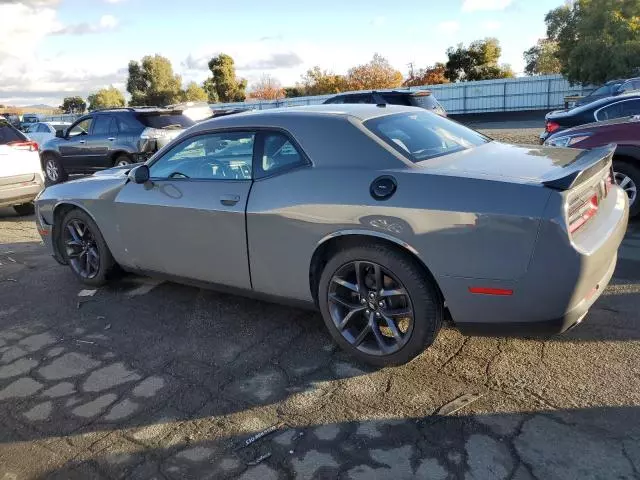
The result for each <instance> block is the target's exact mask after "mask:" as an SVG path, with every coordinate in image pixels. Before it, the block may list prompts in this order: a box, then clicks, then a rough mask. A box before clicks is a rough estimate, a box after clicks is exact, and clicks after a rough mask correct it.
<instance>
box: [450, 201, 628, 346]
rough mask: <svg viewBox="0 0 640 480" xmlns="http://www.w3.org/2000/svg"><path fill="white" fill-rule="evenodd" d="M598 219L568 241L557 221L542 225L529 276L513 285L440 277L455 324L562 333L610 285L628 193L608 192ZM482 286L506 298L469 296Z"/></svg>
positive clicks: (467, 329)
mask: <svg viewBox="0 0 640 480" xmlns="http://www.w3.org/2000/svg"><path fill="white" fill-rule="evenodd" d="M601 208H602V210H603V212H604V211H606V213H605V214H603V215H599V216H596V217H594V218H593V219H592V221H591V223H590V224H589V225H588V226H585V227H584V229H581V231H580V232H581V233H580V234H579V235H574V238H573V239H571V238H569V235H568V233H567V232H566V230H564V228H563V227H561V226H560V225H558V224H557V223H556V222H544V224H543V226H542V227H541V231H540V234H539V239H538V242H537V244H536V247H535V253H534V255H533V256H532V259H531V263H530V265H529V268H528V271H527V273H526V274H525V275H524V276H523V277H522V278H519V279H517V280H513V281H506V280H488V279H474V278H453V277H441V278H438V282H439V285H440V287H441V289H442V292H443V294H444V296H445V299H446V301H447V306H448V307H449V310H450V312H451V315H452V318H453V320H454V322H455V324H456V325H457V326H458V328H460V330H461V331H463V332H464V333H477V334H492V335H504V336H509V335H517V336H529V335H536V334H543V335H544V334H553V333H560V332H563V331H565V330H567V329H569V328H571V327H573V326H574V325H576V324H577V323H579V322H580V321H581V320H582V319H583V317H584V316H585V315H586V314H587V312H588V310H589V308H590V307H591V305H593V303H594V302H595V301H596V300H597V299H598V298H599V297H600V295H601V294H602V292H603V291H604V289H605V288H606V286H607V284H608V283H609V281H610V280H611V277H612V275H613V272H614V270H615V266H616V260H617V252H618V247H619V246H620V243H621V242H622V239H623V238H624V235H625V232H626V228H627V221H628V212H629V206H628V201H627V197H626V194H625V193H624V192H623V191H622V190H621V189H619V188H614V189H612V190H611V194H610V195H609V196H608V197H607V199H606V200H605V201H603V203H601ZM472 287H483V288H489V289H500V290H502V291H503V292H504V291H510V292H511V294H508V295H506V294H505V295H491V294H477V293H475V294H474V293H472V292H471V291H470V288H472Z"/></svg>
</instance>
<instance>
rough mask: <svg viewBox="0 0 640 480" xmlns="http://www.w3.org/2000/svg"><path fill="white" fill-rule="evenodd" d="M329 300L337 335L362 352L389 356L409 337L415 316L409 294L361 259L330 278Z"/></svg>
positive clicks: (378, 267)
mask: <svg viewBox="0 0 640 480" xmlns="http://www.w3.org/2000/svg"><path fill="white" fill-rule="evenodd" d="M328 301H329V313H330V314H331V319H332V320H333V323H334V325H335V327H336V328H337V329H338V332H340V334H341V335H342V337H343V338H344V339H345V340H346V341H347V342H349V343H350V344H351V345H352V346H353V347H355V348H357V349H358V350H360V351H361V352H363V353H366V354H368V355H375V356H384V355H391V354H393V353H395V352H397V351H399V350H400V349H401V348H402V347H404V346H405V344H406V343H407V342H408V341H409V338H411V334H412V332H413V327H414V318H415V315H414V310H413V305H412V303H411V298H410V297H409V293H408V292H407V290H406V288H405V287H404V285H402V283H401V282H400V280H398V278H397V277H396V276H395V275H393V274H392V273H391V272H390V271H389V270H387V269H385V268H384V267H382V266H381V265H378V264H377V263H374V262H370V261H365V260H360V261H353V262H349V263H347V264H345V265H343V266H342V267H340V268H339V269H338V270H337V271H336V273H334V275H333V277H332V278H331V283H330V285H329V291H328Z"/></svg>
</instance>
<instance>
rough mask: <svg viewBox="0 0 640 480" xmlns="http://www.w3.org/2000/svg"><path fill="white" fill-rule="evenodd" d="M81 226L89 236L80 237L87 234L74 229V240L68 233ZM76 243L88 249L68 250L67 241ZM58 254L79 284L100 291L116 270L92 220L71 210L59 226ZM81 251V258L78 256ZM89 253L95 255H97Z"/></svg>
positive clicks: (86, 215)
mask: <svg viewBox="0 0 640 480" xmlns="http://www.w3.org/2000/svg"><path fill="white" fill-rule="evenodd" d="M80 225H83V226H85V227H86V229H87V230H88V232H89V235H86V234H85V235H81V233H84V232H86V231H87V230H83V229H82V228H79V229H78V228H76V229H75V234H76V235H75V236H74V235H73V233H71V229H72V228H74V227H78V226H80ZM72 240H73V241H74V242H75V243H78V242H77V240H80V241H81V243H86V244H87V248H86V249H85V248H83V247H82V246H81V245H76V246H71V245H70V243H69V242H70V241H72ZM60 250H61V253H62V256H63V257H64V260H65V261H66V262H67V264H68V265H69V267H70V268H71V271H72V272H73V273H74V275H75V276H76V278H78V280H80V282H81V283H83V284H85V285H88V286H91V287H99V286H101V285H104V284H105V283H106V282H107V281H108V279H109V277H110V275H111V273H112V272H114V270H115V269H116V262H115V260H114V259H113V255H111V251H110V250H109V247H108V246H107V244H106V242H105V241H104V237H103V236H102V233H100V229H98V226H97V225H96V223H95V222H94V221H93V220H92V219H91V217H90V216H89V215H88V214H87V213H86V212H84V211H83V210H80V209H73V210H71V211H69V212H68V213H67V214H66V215H65V216H64V218H63V219H62V223H61V232H60ZM81 250H82V251H84V252H85V254H84V255H83V254H82V253H80V254H79V255H78V252H80V251H81ZM92 252H95V253H97V258H96V255H95V254H94V253H92ZM87 262H90V263H91V268H90V270H89V274H83V273H82V272H81V270H82V268H83V266H86V265H87Z"/></svg>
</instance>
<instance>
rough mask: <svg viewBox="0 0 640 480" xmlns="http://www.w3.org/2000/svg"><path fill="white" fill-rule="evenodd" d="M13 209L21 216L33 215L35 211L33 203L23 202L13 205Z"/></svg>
mask: <svg viewBox="0 0 640 480" xmlns="http://www.w3.org/2000/svg"><path fill="white" fill-rule="evenodd" d="M13 209H14V210H15V211H16V213H17V214H18V215H20V216H21V217H23V216H26V215H33V214H34V213H35V212H36V206H35V205H34V204H33V203H23V204H22V205H14V206H13Z"/></svg>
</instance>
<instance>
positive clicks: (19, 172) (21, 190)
mask: <svg viewBox="0 0 640 480" xmlns="http://www.w3.org/2000/svg"><path fill="white" fill-rule="evenodd" d="M43 187H44V176H43V175H42V167H41V165H40V155H39V154H38V144H37V143H36V142H34V141H32V140H30V139H29V138H27V136H26V135H25V134H24V133H22V132H20V131H19V130H18V129H16V128H15V127H13V126H12V125H10V124H9V123H8V122H7V121H5V120H0V207H13V208H14V210H15V211H16V213H18V215H29V214H31V213H33V211H34V208H33V200H34V199H35V198H36V196H37V195H38V193H40V191H41V190H42V188H43Z"/></svg>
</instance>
